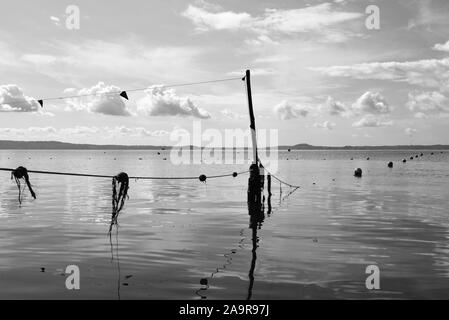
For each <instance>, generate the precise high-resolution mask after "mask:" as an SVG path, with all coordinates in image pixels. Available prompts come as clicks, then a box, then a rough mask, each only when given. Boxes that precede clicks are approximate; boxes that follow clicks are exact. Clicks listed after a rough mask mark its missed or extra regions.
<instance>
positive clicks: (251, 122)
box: [244, 70, 259, 163]
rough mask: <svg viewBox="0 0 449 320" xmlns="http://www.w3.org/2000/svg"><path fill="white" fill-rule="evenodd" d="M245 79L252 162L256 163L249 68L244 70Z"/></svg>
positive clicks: (255, 139) (254, 122)
mask: <svg viewBox="0 0 449 320" xmlns="http://www.w3.org/2000/svg"><path fill="white" fill-rule="evenodd" d="M244 79H245V81H246V94H247V96H248V109H249V120H250V125H249V127H250V128H251V140H252V144H253V163H257V162H258V160H259V158H258V156H257V136H256V120H255V117H254V110H253V97H252V93H251V72H250V71H249V70H246V74H245V78H244Z"/></svg>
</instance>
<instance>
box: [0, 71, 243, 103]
mask: <svg viewBox="0 0 449 320" xmlns="http://www.w3.org/2000/svg"><path fill="white" fill-rule="evenodd" d="M235 80H241V77H234V78H224V79H215V80H206V81H198V82H186V83H177V84H169V85H160V86H161V87H163V88H176V87H187V86H193V85H200V84H207V83H217V82H227V81H235ZM152 86H158V85H152ZM152 86H147V87H145V88H134V89H123V90H120V91H112V92H94V93H87V94H79V95H72V96H66V97H49V98H43V99H34V98H33V99H32V101H34V102H36V103H38V102H39V101H42V102H43V101H54V100H65V99H73V98H82V97H89V96H98V95H105V96H110V95H116V94H121V93H122V92H136V91H144V90H147V89H148V88H151V87H152ZM28 103H30V101H28V100H22V101H20V100H19V101H11V102H10V103H7V102H4V101H2V102H1V103H0V106H1V105H9V106H22V105H25V104H28Z"/></svg>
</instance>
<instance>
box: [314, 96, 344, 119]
mask: <svg viewBox="0 0 449 320" xmlns="http://www.w3.org/2000/svg"><path fill="white" fill-rule="evenodd" d="M320 110H321V112H324V113H327V114H329V115H331V116H343V115H346V114H347V112H348V110H347V108H346V106H345V105H344V104H343V103H342V102H340V101H336V100H335V99H334V98H332V97H328V98H327V100H326V102H325V103H324V104H323V105H321V106H320Z"/></svg>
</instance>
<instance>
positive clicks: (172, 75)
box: [0, 36, 206, 86]
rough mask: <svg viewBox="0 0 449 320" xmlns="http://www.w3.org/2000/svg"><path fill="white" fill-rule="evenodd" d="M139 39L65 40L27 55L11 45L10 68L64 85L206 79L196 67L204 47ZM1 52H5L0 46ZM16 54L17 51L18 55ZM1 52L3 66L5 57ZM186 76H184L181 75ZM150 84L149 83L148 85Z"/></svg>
mask: <svg viewBox="0 0 449 320" xmlns="http://www.w3.org/2000/svg"><path fill="white" fill-rule="evenodd" d="M144 43H145V41H142V40H141V39H140V38H138V37H135V36H134V37H133V36H130V37H128V38H127V39H120V40H117V41H114V42H107V41H101V40H85V41H78V42H77V43H76V44H75V43H69V42H64V41H58V42H49V43H46V46H47V48H49V49H51V51H50V52H51V54H47V53H33V54H29V53H25V54H24V53H23V51H19V50H16V49H15V48H12V47H11V46H7V47H6V48H7V49H8V51H9V52H11V51H12V52H13V53H12V54H9V55H7V56H6V58H8V59H9V65H11V64H12V63H13V62H14V63H15V64H19V65H20V67H21V68H23V69H24V70H29V71H30V72H33V73H39V74H42V75H46V76H48V77H51V78H52V79H55V80H57V81H59V82H61V83H64V84H66V83H68V82H69V83H72V84H73V85H75V86H79V85H80V84H82V83H85V82H86V81H91V79H92V78H94V79H95V78H97V79H98V76H99V74H101V75H102V76H103V77H105V78H108V79H117V78H119V79H121V80H122V81H123V79H124V78H125V79H127V78H131V79H132V80H133V81H140V82H142V83H144V82H146V81H148V79H159V81H164V82H178V81H185V80H186V79H185V78H183V76H184V75H189V77H190V78H191V79H193V78H201V77H204V72H203V71H201V70H199V69H198V68H197V67H196V66H195V60H196V59H197V58H198V57H200V56H201V55H202V54H204V53H205V52H206V49H205V48H204V47H202V48H201V49H200V48H199V47H193V46H184V47H174V46H160V47H155V46H148V45H145V44H144ZM0 49H2V46H1V43H0ZM14 51H17V53H16V54H14ZM4 54H5V53H0V66H1V65H2V60H3V58H2V57H1V56H3V55H4ZM180 75H182V76H180ZM147 84H148V83H147Z"/></svg>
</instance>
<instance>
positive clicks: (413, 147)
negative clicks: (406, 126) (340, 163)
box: [279, 143, 449, 150]
mask: <svg viewBox="0 0 449 320" xmlns="http://www.w3.org/2000/svg"><path fill="white" fill-rule="evenodd" d="M279 149H280V150H287V149H291V150H449V145H441V144H436V145H385V146H343V147H330V146H312V145H310V144H307V143H301V144H296V145H294V146H279Z"/></svg>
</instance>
